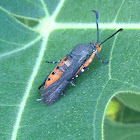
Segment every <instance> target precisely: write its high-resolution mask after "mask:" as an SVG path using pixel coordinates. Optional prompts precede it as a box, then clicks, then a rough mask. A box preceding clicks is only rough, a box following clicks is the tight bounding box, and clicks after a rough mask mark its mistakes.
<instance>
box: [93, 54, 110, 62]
mask: <svg viewBox="0 0 140 140" xmlns="http://www.w3.org/2000/svg"><path fill="white" fill-rule="evenodd" d="M96 56H97V58H98V59H99V60H100V61H101V62H102V63H103V64H107V63H108V62H109V60H108V61H106V62H104V61H103V60H102V59H101V58H100V56H99V55H98V54H96Z"/></svg>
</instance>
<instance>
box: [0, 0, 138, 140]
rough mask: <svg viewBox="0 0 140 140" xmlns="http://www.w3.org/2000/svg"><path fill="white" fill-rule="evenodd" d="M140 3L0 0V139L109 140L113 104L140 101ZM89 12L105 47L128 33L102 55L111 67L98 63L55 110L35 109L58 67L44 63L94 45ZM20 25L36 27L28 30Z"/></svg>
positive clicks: (93, 25)
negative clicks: (122, 96) (123, 97)
mask: <svg viewBox="0 0 140 140" xmlns="http://www.w3.org/2000/svg"><path fill="white" fill-rule="evenodd" d="M138 3H139V2H138V1H137V2H131V3H130V2H127V1H124V0H122V1H121V0H119V1H113V2H110V1H106V2H101V1H94V2H93V1H91V0H88V1H86V2H81V1H80V0H77V1H74V0H71V1H67V0H66V1H64V0H61V1H58V0H55V1H53V2H52V1H50V0H40V1H39V0H35V1H29V0H28V1H27V0H25V1H14V0H11V1H8V0H1V1H0V19H1V20H0V27H1V28H0V89H1V90H0V96H1V98H0V110H1V113H0V118H1V121H0V138H1V139H12V140H15V139H50V140H52V139H67V140H69V139H70V140H71V139H95V140H100V139H104V134H103V132H104V131H103V128H104V124H105V123H104V116H105V111H106V108H107V105H108V103H109V102H110V100H111V98H112V97H114V96H115V95H116V94H119V93H134V94H137V96H139V94H140V87H139V83H140V79H139V78H138V77H140V65H139V62H140V49H139V48H138V46H139V44H140V41H139V36H140V32H139V30H140V24H139V20H140V19H139V18H138V14H136V13H137V12H138V11H139V9H138V8H137V5H138ZM132 4H133V5H132ZM112 7H113V9H112ZM126 7H127V8H126ZM92 9H94V10H97V11H98V14H99V28H100V42H102V41H103V40H105V39H106V38H107V37H109V36H110V35H112V34H113V33H114V32H115V31H116V30H117V29H119V28H124V31H123V32H121V33H119V34H118V35H116V36H115V37H114V38H112V39H110V40H109V41H107V42H106V43H105V44H103V48H102V51H101V53H100V54H99V55H100V57H101V58H102V59H103V60H108V59H109V60H110V62H109V64H107V65H104V64H102V63H101V62H100V61H99V60H98V59H97V58H95V59H94V61H93V63H92V64H91V65H90V66H89V70H86V71H85V72H84V74H82V75H81V76H80V77H79V78H78V79H76V80H75V84H76V87H72V86H71V85H69V86H68V87H67V89H66V96H65V97H64V96H63V97H61V98H60V99H59V100H58V101H57V102H56V103H55V104H54V105H52V106H45V105H44V104H43V103H42V102H36V101H35V100H36V99H38V98H40V97H41V95H40V91H39V90H37V88H38V86H39V85H40V84H41V82H42V81H43V80H44V79H45V78H46V77H47V75H48V74H49V73H50V72H51V70H52V69H53V68H54V67H55V66H56V65H55V64H52V65H51V64H46V63H45V60H47V61H57V60H60V59H62V58H63V57H65V56H66V54H68V53H69V51H70V50H71V49H72V48H73V47H74V46H76V45H77V44H81V43H88V42H93V41H94V42H96V40H97V35H96V32H97V31H96V24H95V21H96V20H95V14H94V13H93V12H91V11H90V10H92ZM132 9H133V10H132ZM126 13H127V14H126ZM134 15H135V17H134ZM18 18H23V20H28V19H30V20H31V21H32V22H34V21H38V25H37V26H35V27H30V25H28V24H26V22H21V20H18ZM27 25H28V26H27ZM124 102H125V101H124ZM128 104H129V103H128ZM137 110H139V107H138V106H137ZM107 128H108V127H107ZM133 129H135V128H133ZM115 132H116V131H114V133H115ZM122 134H123V133H122ZM110 138H111V137H110ZM107 139H109V138H107Z"/></svg>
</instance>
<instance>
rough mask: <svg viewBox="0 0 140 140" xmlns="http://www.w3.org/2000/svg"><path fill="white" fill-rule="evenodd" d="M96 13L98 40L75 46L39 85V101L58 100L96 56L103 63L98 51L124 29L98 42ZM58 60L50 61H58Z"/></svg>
mask: <svg viewBox="0 0 140 140" xmlns="http://www.w3.org/2000/svg"><path fill="white" fill-rule="evenodd" d="M93 12H95V14H96V25H97V42H96V43H95V42H91V43H83V44H79V45H77V46H75V47H74V48H73V49H72V50H71V51H70V53H68V54H67V55H66V57H64V58H63V59H62V60H61V61H57V62H60V63H59V64H58V65H57V66H56V67H55V68H54V69H53V71H52V72H51V73H50V75H49V76H48V77H47V78H46V79H45V80H44V82H43V83H42V84H41V85H40V86H39V89H40V88H41V87H42V86H43V85H45V86H44V89H43V90H42V92H41V93H42V94H41V96H42V97H41V99H37V101H40V100H42V101H43V102H44V103H45V104H47V105H51V104H53V103H54V102H56V101H57V99H58V98H59V97H60V95H63V94H64V91H65V88H66V87H67V86H68V84H69V83H71V84H72V85H74V82H73V79H75V77H78V76H79V75H80V74H81V73H82V72H83V71H84V70H85V69H86V68H87V67H88V65H89V64H90V63H91V62H92V61H93V58H94V57H95V56H97V57H98V59H99V60H100V61H101V62H102V63H105V64H106V63H108V61H107V62H104V61H103V60H102V59H101V58H100V57H99V56H98V53H99V52H100V50H101V48H102V44H103V43H104V42H105V41H107V40H108V39H110V38H111V37H113V36H114V35H115V34H117V33H118V32H119V31H122V29H119V30H118V31H117V32H115V33H114V34H113V35H111V36H110V37H109V38H107V39H106V40H105V41H103V42H101V43H98V41H99V29H98V13H97V12H96V11H94V10H93ZM57 62H48V63H57Z"/></svg>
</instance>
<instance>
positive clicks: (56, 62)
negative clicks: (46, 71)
mask: <svg viewBox="0 0 140 140" xmlns="http://www.w3.org/2000/svg"><path fill="white" fill-rule="evenodd" d="M60 61H61V60H58V61H53V62H49V61H46V63H53V64H55V63H59V62H60Z"/></svg>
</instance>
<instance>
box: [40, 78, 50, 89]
mask: <svg viewBox="0 0 140 140" xmlns="http://www.w3.org/2000/svg"><path fill="white" fill-rule="evenodd" d="M47 78H48V76H47ZM47 78H46V79H45V80H44V81H43V82H42V84H41V85H40V86H39V87H38V89H40V88H41V87H42V86H44V85H45V82H46V80H47Z"/></svg>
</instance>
